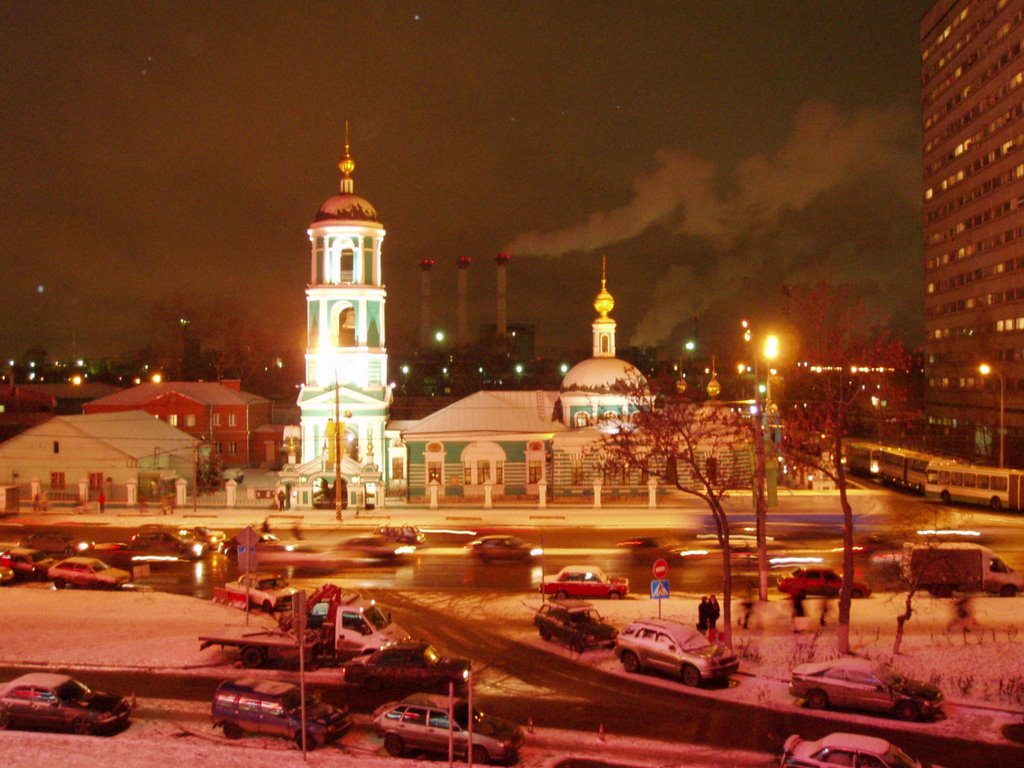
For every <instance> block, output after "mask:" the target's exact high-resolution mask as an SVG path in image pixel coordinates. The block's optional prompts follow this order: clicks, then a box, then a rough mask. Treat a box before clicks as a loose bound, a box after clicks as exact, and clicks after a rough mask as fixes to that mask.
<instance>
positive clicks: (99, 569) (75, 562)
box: [46, 557, 131, 589]
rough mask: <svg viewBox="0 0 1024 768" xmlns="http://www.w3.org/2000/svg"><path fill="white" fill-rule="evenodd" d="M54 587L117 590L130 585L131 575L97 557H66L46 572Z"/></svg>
mask: <svg viewBox="0 0 1024 768" xmlns="http://www.w3.org/2000/svg"><path fill="white" fill-rule="evenodd" d="M46 575H47V576H48V577H49V579H50V581H52V582H53V586H55V587H56V588H57V589H63V588H64V587H91V588H93V589H117V588H119V587H121V586H122V585H124V584H127V583H128V580H129V579H130V578H131V574H130V573H128V571H122V570H121V569H120V568H113V567H111V566H109V565H107V564H106V563H105V562H103V561H102V560H100V559H99V558H96V557H66V558H64V559H63V560H61V561H59V562H57V563H54V564H53V565H51V566H50V569H49V570H48V571H47V572H46Z"/></svg>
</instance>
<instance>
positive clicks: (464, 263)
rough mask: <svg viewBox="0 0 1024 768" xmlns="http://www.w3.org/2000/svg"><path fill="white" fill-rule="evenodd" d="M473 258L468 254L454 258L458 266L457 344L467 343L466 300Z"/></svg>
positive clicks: (467, 320) (464, 344)
mask: <svg viewBox="0 0 1024 768" xmlns="http://www.w3.org/2000/svg"><path fill="white" fill-rule="evenodd" d="M472 263H473V260H472V259H471V258H469V256H459V258H458V259H456V260H455V266H457V267H458V268H459V297H458V298H459V307H458V311H459V338H458V341H459V346H460V347H464V346H466V345H468V344H469V317H468V310H467V307H466V304H467V301H468V296H467V294H468V291H469V289H468V283H469V265H470V264H472Z"/></svg>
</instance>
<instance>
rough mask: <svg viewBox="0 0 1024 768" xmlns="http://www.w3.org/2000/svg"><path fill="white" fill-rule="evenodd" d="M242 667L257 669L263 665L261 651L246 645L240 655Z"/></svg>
mask: <svg viewBox="0 0 1024 768" xmlns="http://www.w3.org/2000/svg"><path fill="white" fill-rule="evenodd" d="M241 658H242V666H243V667H250V668H252V667H259V666H262V665H263V651H262V650H260V649H259V648H257V647H255V646H252V645H247V646H246V647H245V648H243V649H242V653H241Z"/></svg>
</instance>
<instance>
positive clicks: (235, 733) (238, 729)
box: [224, 721, 243, 739]
mask: <svg viewBox="0 0 1024 768" xmlns="http://www.w3.org/2000/svg"><path fill="white" fill-rule="evenodd" d="M242 733H243V731H242V726H240V725H239V724H238V723H233V722H230V721H228V722H225V723H224V736H225V737H226V738H228V739H240V738H242Z"/></svg>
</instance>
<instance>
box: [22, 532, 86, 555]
mask: <svg viewBox="0 0 1024 768" xmlns="http://www.w3.org/2000/svg"><path fill="white" fill-rule="evenodd" d="M18 546H19V547H23V548H25V549H38V550H40V551H41V552H45V553H46V554H48V555H80V554H82V553H83V552H85V551H87V550H89V549H91V548H92V546H93V542H91V541H89V540H88V539H82V538H79V537H77V536H72V535H71V534H68V533H61V532H60V531H36V532H35V533H30V534H29V535H28V536H23V537H22V539H21V541H19V542H18Z"/></svg>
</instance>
